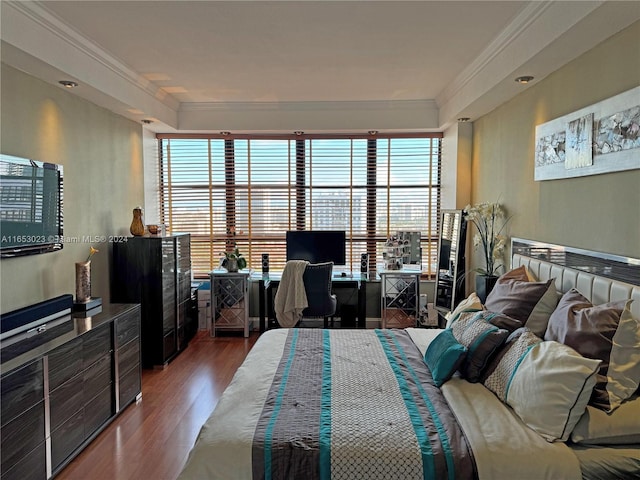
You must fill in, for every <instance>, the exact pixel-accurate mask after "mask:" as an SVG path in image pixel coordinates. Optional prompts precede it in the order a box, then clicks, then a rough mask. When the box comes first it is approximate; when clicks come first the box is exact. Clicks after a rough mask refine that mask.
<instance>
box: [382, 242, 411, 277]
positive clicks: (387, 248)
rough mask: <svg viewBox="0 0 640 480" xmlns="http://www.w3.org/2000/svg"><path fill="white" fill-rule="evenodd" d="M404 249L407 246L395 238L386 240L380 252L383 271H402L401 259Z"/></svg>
mask: <svg viewBox="0 0 640 480" xmlns="http://www.w3.org/2000/svg"><path fill="white" fill-rule="evenodd" d="M406 248H407V246H405V244H404V242H403V241H402V240H400V239H399V238H398V237H397V236H391V237H389V238H388V239H387V241H386V242H385V244H384V248H383V250H382V259H383V261H384V268H385V270H400V269H402V264H403V263H402V258H403V257H404V252H405V249H406Z"/></svg>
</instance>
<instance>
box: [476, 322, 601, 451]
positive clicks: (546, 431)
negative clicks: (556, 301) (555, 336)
mask: <svg viewBox="0 0 640 480" xmlns="http://www.w3.org/2000/svg"><path fill="white" fill-rule="evenodd" d="M505 349H506V350H507V351H506V352H500V353H499V354H498V358H497V359H496V361H497V364H494V365H490V366H489V369H488V370H489V371H490V372H491V373H490V375H489V376H488V377H487V379H486V380H485V382H484V384H485V386H487V388H489V389H490V390H492V391H493V392H494V393H496V395H498V397H500V399H502V400H503V401H504V402H505V403H506V404H507V405H509V406H511V408H513V410H514V412H515V413H516V414H517V415H518V416H519V417H520V418H521V419H522V421H523V422H524V423H525V424H527V425H528V426H529V427H530V428H532V429H533V430H535V431H536V432H538V433H539V434H540V435H541V436H542V437H543V438H544V439H545V440H547V441H549V442H553V441H555V440H561V441H566V440H567V439H568V438H569V435H570V434H571V432H572V430H573V428H574V427H575V425H576V423H578V420H580V417H581V416H582V414H583V413H584V411H585V408H586V406H587V403H588V402H589V397H590V396H591V392H592V391H593V387H594V386H595V384H596V373H597V371H598V367H599V366H600V360H593V359H589V358H585V357H583V356H582V355H580V354H579V353H578V352H576V351H575V350H574V349H572V348H571V347H567V346H566V345H563V344H561V343H558V342H554V341H546V342H545V341H541V340H540V339H538V338H537V337H536V336H535V335H534V334H533V333H531V332H530V331H526V332H525V333H524V334H521V335H520V336H519V337H518V338H517V339H516V340H514V341H512V342H509V343H507V345H506V346H505Z"/></svg>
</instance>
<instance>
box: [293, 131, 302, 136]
mask: <svg viewBox="0 0 640 480" xmlns="http://www.w3.org/2000/svg"><path fill="white" fill-rule="evenodd" d="M293 133H295V134H296V135H297V136H300V135H302V134H303V133H304V132H303V131H302V130H296V131H295V132H293Z"/></svg>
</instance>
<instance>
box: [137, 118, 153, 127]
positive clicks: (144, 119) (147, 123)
mask: <svg viewBox="0 0 640 480" xmlns="http://www.w3.org/2000/svg"><path fill="white" fill-rule="evenodd" d="M140 121H141V122H142V123H144V124H145V125H149V124H150V123H153V120H149V119H148V118H143V119H142V120H140Z"/></svg>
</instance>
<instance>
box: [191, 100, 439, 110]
mask: <svg viewBox="0 0 640 480" xmlns="http://www.w3.org/2000/svg"><path fill="white" fill-rule="evenodd" d="M380 109H385V110H390V109H391V110H425V111H427V110H435V111H437V110H438V106H437V104H436V102H435V100H372V101H336V102H325V101H318V102H183V103H181V104H180V109H179V111H180V112H197V111H199V112H207V111H237V112H251V111H261V112H265V111H266V112H268V111H289V112H295V111H303V112H308V111H344V110H380Z"/></svg>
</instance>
